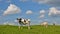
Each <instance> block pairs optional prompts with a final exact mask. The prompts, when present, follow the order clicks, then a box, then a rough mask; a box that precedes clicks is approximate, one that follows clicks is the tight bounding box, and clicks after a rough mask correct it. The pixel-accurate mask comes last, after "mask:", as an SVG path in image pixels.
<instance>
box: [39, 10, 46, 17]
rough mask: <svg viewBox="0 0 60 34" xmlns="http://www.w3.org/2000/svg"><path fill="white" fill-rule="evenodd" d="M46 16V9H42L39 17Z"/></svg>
mask: <svg viewBox="0 0 60 34" xmlns="http://www.w3.org/2000/svg"><path fill="white" fill-rule="evenodd" d="M44 16H45V10H41V11H40V16H39V18H43V17H44Z"/></svg>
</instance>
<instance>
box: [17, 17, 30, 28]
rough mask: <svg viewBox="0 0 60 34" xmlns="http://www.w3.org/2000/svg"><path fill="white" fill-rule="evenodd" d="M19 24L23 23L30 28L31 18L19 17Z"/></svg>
mask: <svg viewBox="0 0 60 34" xmlns="http://www.w3.org/2000/svg"><path fill="white" fill-rule="evenodd" d="M17 20H18V22H19V24H20V25H21V26H22V25H27V26H28V29H30V19H23V18H17ZM19 29H20V26H19Z"/></svg>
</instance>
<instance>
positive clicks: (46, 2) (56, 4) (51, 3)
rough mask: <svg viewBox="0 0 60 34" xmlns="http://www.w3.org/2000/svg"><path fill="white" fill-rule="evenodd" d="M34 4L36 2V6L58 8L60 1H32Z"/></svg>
mask: <svg viewBox="0 0 60 34" xmlns="http://www.w3.org/2000/svg"><path fill="white" fill-rule="evenodd" d="M33 1H34V2H37V3H38V4H41V3H42V4H47V5H51V6H56V7H58V6H60V0H33Z"/></svg>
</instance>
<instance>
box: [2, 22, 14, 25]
mask: <svg viewBox="0 0 60 34" xmlns="http://www.w3.org/2000/svg"><path fill="white" fill-rule="evenodd" d="M3 24H4V25H15V23H12V22H4V23H3Z"/></svg>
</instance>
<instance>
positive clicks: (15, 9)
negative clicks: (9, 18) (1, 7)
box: [3, 4, 21, 15]
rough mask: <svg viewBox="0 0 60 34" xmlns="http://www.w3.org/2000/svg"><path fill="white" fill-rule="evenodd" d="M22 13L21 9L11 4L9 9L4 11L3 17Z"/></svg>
mask: <svg viewBox="0 0 60 34" xmlns="http://www.w3.org/2000/svg"><path fill="white" fill-rule="evenodd" d="M20 12H21V9H20V8H19V7H17V6H16V5H14V4H10V6H8V8H7V9H6V10H5V11H4V13H3V15H8V14H16V13H20Z"/></svg>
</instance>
